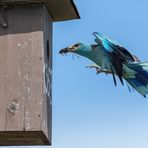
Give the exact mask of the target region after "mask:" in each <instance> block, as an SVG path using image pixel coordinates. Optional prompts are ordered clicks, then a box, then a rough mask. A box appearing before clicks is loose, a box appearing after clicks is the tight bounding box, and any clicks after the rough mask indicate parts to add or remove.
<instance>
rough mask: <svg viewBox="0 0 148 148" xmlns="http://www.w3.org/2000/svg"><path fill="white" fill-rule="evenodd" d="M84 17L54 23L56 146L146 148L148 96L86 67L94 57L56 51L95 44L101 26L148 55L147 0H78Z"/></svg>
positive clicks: (141, 55)
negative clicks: (76, 45)
mask: <svg viewBox="0 0 148 148" xmlns="http://www.w3.org/2000/svg"><path fill="white" fill-rule="evenodd" d="M75 2H76V5H77V7H78V10H79V12H80V15H81V19H80V20H74V21H68V22H60V23H55V24H54V42H53V72H54V73H53V146H52V147H53V148H69V147H70V148H82V147H83V148H90V147H93V148H96V147H101V148H119V147H120V148H133V147H134V148H140V147H142V148H147V147H148V142H147V137H148V118H147V117H148V100H147V99H144V98H143V97H141V96H140V95H139V94H138V93H137V92H133V93H129V92H128V88H127V87H126V85H125V86H124V87H123V86H121V84H120V82H119V81H118V86H117V87H114V84H113V81H112V77H111V76H106V75H103V74H101V75H96V74H95V71H94V70H90V69H87V68H85V66H87V65H89V64H91V63H92V62H91V61H89V60H87V59H85V58H83V57H79V58H77V57H75V58H74V59H73V57H72V55H67V56H61V55H59V54H58V51H59V50H60V49H61V48H64V47H66V46H69V45H71V44H73V43H76V42H80V41H81V42H84V43H86V44H90V43H94V37H93V36H92V35H91V33H92V32H94V31H98V32H100V33H102V34H104V35H106V36H108V37H110V38H111V39H113V40H116V41H117V42H119V43H120V44H122V45H123V46H125V47H126V48H127V49H128V50H129V51H130V52H132V53H133V54H135V55H137V56H138V57H139V58H140V59H141V60H142V61H146V60H148V54H147V49H148V44H147V40H148V37H147V36H148V20H147V18H148V9H147V6H148V2H147V0H141V1H135V0H130V1H129V0H124V1H119V0H110V1H108V0H91V1H89V0H85V1H82V0H76V1H75Z"/></svg>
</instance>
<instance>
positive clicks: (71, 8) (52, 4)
mask: <svg viewBox="0 0 148 148" xmlns="http://www.w3.org/2000/svg"><path fill="white" fill-rule="evenodd" d="M0 3H3V4H5V3H7V4H25V3H45V4H46V6H47V8H48V11H49V14H50V16H51V17H52V19H53V21H64V20H71V19H78V18H80V16H79V13H78V11H77V8H76V6H75V4H74V2H73V0H0Z"/></svg>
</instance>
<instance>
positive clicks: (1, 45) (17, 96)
mask: <svg viewBox="0 0 148 148" xmlns="http://www.w3.org/2000/svg"><path fill="white" fill-rule="evenodd" d="M22 16H23V17H22ZM47 18H49V15H48V12H47V10H46V7H44V6H43V5H31V6H28V7H23V6H17V7H11V8H8V9H7V21H8V25H9V27H8V28H6V29H2V28H1V29H0V52H1V54H0V62H1V63H0V78H1V80H0V82H1V83H2V84H3V85H0V100H2V101H3V105H2V106H1V105H0V111H1V112H0V115H1V116H0V119H1V122H0V145H4V143H5V144H6V145H11V144H12V145H13V144H14V145H25V143H26V145H36V144H49V140H50V139H51V113H49V111H50V110H51V108H50V107H51V106H50V101H49V100H50V99H51V98H50V97H51V96H49V97H48V94H50V91H51V90H48V88H49V87H47V86H46V82H45V81H46V78H45V65H50V63H49V62H48V64H45V63H46V62H47V60H46V58H47V41H50V40H51V39H50V38H51V37H52V31H51V30H52V27H50V28H49V21H48V20H49V19H47ZM50 26H52V21H51V22H50ZM49 37H50V38H49ZM49 44H51V42H49ZM49 46H50V47H51V45H49ZM50 50H51V48H50ZM48 67H49V66H48ZM46 70H47V69H46ZM50 75H51V73H50V69H49V70H48V76H49V77H51V76H50ZM48 85H49V86H50V85H51V82H50V81H49V82H48ZM10 131H11V134H10ZM4 132H5V134H4ZM19 132H21V136H20V137H17V134H18V133H19ZM25 132H27V135H26V133H25ZM28 132H30V137H28ZM23 134H24V135H23ZM34 134H35V135H36V134H38V135H40V136H39V137H34ZM6 135H7V136H6ZM12 136H14V137H12ZM22 136H23V137H22ZM2 139H5V140H4V141H3V140H2ZM30 139H31V140H32V141H31V142H32V143H31V142H30ZM50 142H51V141H50Z"/></svg>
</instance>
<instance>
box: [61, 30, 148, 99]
mask: <svg viewBox="0 0 148 148" xmlns="http://www.w3.org/2000/svg"><path fill="white" fill-rule="evenodd" d="M93 35H94V36H95V42H96V43H95V44H91V45H86V44H83V43H76V44H74V45H72V46H70V47H67V48H64V49H61V50H60V51H59V53H60V54H65V53H68V52H71V53H76V54H78V55H81V56H83V57H86V58H88V59H90V60H91V61H93V62H94V63H95V64H93V65H90V66H88V67H90V68H95V69H96V70H97V73H101V72H104V73H106V74H112V76H113V81H114V84H115V86H116V85H117V82H116V77H115V75H116V76H117V77H118V78H119V80H120V82H121V84H122V85H124V82H123V79H124V80H126V81H127V82H128V84H129V85H130V86H132V87H133V88H134V89H135V90H136V91H137V92H139V93H140V94H141V95H142V96H144V97H146V94H147V93H148V61H147V62H140V60H139V59H138V58H137V57H136V56H135V55H133V54H131V53H130V52H129V51H128V50H127V49H125V48H124V47H123V46H121V45H119V44H118V43H117V42H115V41H112V40H110V39H109V38H107V37H105V36H103V35H102V34H100V33H98V32H94V33H93Z"/></svg>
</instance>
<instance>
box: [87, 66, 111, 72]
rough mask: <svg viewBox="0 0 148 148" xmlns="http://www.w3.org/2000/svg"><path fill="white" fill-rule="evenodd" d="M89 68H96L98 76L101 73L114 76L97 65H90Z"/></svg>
mask: <svg viewBox="0 0 148 148" xmlns="http://www.w3.org/2000/svg"><path fill="white" fill-rule="evenodd" d="M87 68H95V69H96V74H100V73H105V74H112V72H111V71H109V70H107V69H102V68H101V67H100V66H98V65H96V64H92V65H89V66H87Z"/></svg>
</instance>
